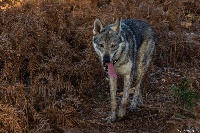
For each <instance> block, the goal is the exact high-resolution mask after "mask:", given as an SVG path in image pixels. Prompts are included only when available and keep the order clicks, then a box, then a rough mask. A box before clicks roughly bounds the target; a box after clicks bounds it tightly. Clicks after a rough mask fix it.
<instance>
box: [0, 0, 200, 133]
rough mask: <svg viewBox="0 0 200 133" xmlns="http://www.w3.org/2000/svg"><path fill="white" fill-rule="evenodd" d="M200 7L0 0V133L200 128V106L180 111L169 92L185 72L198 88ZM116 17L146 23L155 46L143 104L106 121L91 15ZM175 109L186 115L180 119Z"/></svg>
mask: <svg viewBox="0 0 200 133" xmlns="http://www.w3.org/2000/svg"><path fill="white" fill-rule="evenodd" d="M8 5H10V6H8ZM199 5H200V3H199V2H198V1H195V2H194V1H189V0H188V1H187V0H180V1H170V0H155V1H149V0H143V1H140V0H139V1H138V0H137V1H136V0H115V1H114V0H113V1H110V0H91V1H81V0H70V1H68V0H64V1H62V0H46V1H40V0H33V1H31V0H29V1H21V3H20V4H18V5H17V6H16V3H13V1H12V0H6V1H0V6H1V7H2V8H1V10H0V132H38V133H39V132H67V131H71V132H112V131H113V132H164V131H167V132H170V131H174V132H177V131H178V132H179V131H181V130H186V129H188V128H189V129H192V128H191V127H193V128H194V129H195V130H196V131H197V130H198V131H200V125H199V119H200V117H199V116H200V114H199V111H200V110H199V106H195V107H194V108H195V109H194V110H190V111H188V110H185V109H182V108H180V107H178V106H177V105H176V104H175V103H176V102H175V100H176V99H175V98H174V97H173V96H171V94H170V93H168V91H169V88H170V86H172V85H173V84H175V85H176V84H177V82H179V81H180V80H181V79H182V77H185V76H186V77H188V78H189V81H190V86H191V88H193V90H194V91H195V92H199V90H198V88H199V87H200V85H199V82H200V79H199V74H200V69H199V68H200V47H199V45H200V36H199V34H200V33H199V32H200V29H199V28H200V24H199V23H200V18H199V15H200V7H199ZM3 7H7V8H3ZM8 7H9V8H8ZM118 16H120V17H122V18H123V19H126V18H137V19H142V20H145V21H147V22H148V23H149V24H150V25H151V26H152V27H153V29H154V31H155V33H156V36H157V45H156V50H155V52H154V58H153V63H152V66H151V67H150V71H149V73H148V75H149V76H147V77H146V78H145V79H144V84H143V88H144V98H145V105H146V106H144V107H143V108H140V109H138V110H137V111H136V112H135V113H132V114H128V116H127V119H125V120H123V121H119V122H116V123H115V124H112V125H109V124H107V123H105V122H102V121H101V118H104V117H106V116H107V114H108V112H109V95H108V87H107V82H106V81H105V80H104V79H105V75H104V73H103V70H102V68H101V66H100V63H99V60H98V58H97V56H96V54H95V52H94V50H93V48H92V44H91V40H92V28H93V21H94V20H95V18H100V19H101V20H102V22H104V24H105V25H107V24H109V23H112V22H113V21H114V20H115V18H116V17H118ZM120 89H121V88H120ZM180 112H181V115H182V116H184V117H178V118H177V117H176V115H177V114H178V113H180ZM144 127H146V128H144Z"/></svg>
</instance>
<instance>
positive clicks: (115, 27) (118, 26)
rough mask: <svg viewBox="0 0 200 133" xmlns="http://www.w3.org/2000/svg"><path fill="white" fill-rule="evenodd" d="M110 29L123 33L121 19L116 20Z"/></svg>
mask: <svg viewBox="0 0 200 133" xmlns="http://www.w3.org/2000/svg"><path fill="white" fill-rule="evenodd" d="M110 28H111V29H112V30H113V31H115V32H120V31H121V23H120V18H119V17H118V18H117V19H116V21H115V23H114V24H113V25H112V27H110Z"/></svg>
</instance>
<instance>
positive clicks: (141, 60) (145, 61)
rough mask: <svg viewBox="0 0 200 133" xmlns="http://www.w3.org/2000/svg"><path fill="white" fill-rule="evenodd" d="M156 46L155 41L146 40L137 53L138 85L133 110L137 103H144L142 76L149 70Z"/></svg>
mask: <svg viewBox="0 0 200 133" xmlns="http://www.w3.org/2000/svg"><path fill="white" fill-rule="evenodd" d="M154 46H155V42H154V41H153V40H152V39H151V40H144V41H143V43H142V44H141V47H140V48H139V50H138V54H137V79H136V87H135V93H134V95H133V99H132V102H131V107H130V108H131V110H134V109H135V108H136V106H137V104H140V105H141V104H143V98H142V94H141V90H140V85H141V81H142V78H143V76H144V74H145V72H146V71H147V68H148V66H149V63H150V61H151V55H152V53H153V49H154Z"/></svg>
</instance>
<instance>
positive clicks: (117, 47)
mask: <svg viewBox="0 0 200 133" xmlns="http://www.w3.org/2000/svg"><path fill="white" fill-rule="evenodd" d="M92 44H93V47H94V50H95V51H96V53H97V54H98V56H99V58H100V61H101V64H102V66H103V68H104V70H105V71H106V73H107V74H108V78H109V84H110V95H111V115H110V116H109V117H108V118H107V120H108V121H109V122H114V121H115V120H116V116H118V117H119V118H122V117H123V116H124V115H125V113H126V106H127V104H128V99H129V92H130V87H131V83H132V82H133V80H134V81H135V84H134V85H135V87H134V88H135V89H134V94H133V98H132V101H131V104H130V109H131V110H134V109H136V106H137V105H141V104H143V99H142V95H141V91H140V84H141V81H142V78H143V76H144V73H145V72H146V70H147V68H148V66H149V62H150V60H151V56H152V53H153V50H154V46H155V37H154V32H153V31H152V29H151V27H150V26H149V25H148V24H147V23H146V22H144V21H142V20H136V19H126V20H120V18H117V19H116V21H115V23H114V24H110V25H108V26H105V27H104V26H103V24H102V23H101V21H100V20H99V19H96V20H95V21H94V28H93V39H92ZM117 75H121V76H123V77H124V89H123V96H122V100H121V104H120V106H119V111H118V113H117V101H116V91H117Z"/></svg>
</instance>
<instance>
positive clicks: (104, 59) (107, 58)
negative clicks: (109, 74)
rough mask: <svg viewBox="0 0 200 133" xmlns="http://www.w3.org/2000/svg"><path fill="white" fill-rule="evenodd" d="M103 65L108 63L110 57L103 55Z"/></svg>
mask: <svg viewBox="0 0 200 133" xmlns="http://www.w3.org/2000/svg"><path fill="white" fill-rule="evenodd" d="M103 63H110V56H108V55H105V56H104V57H103Z"/></svg>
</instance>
